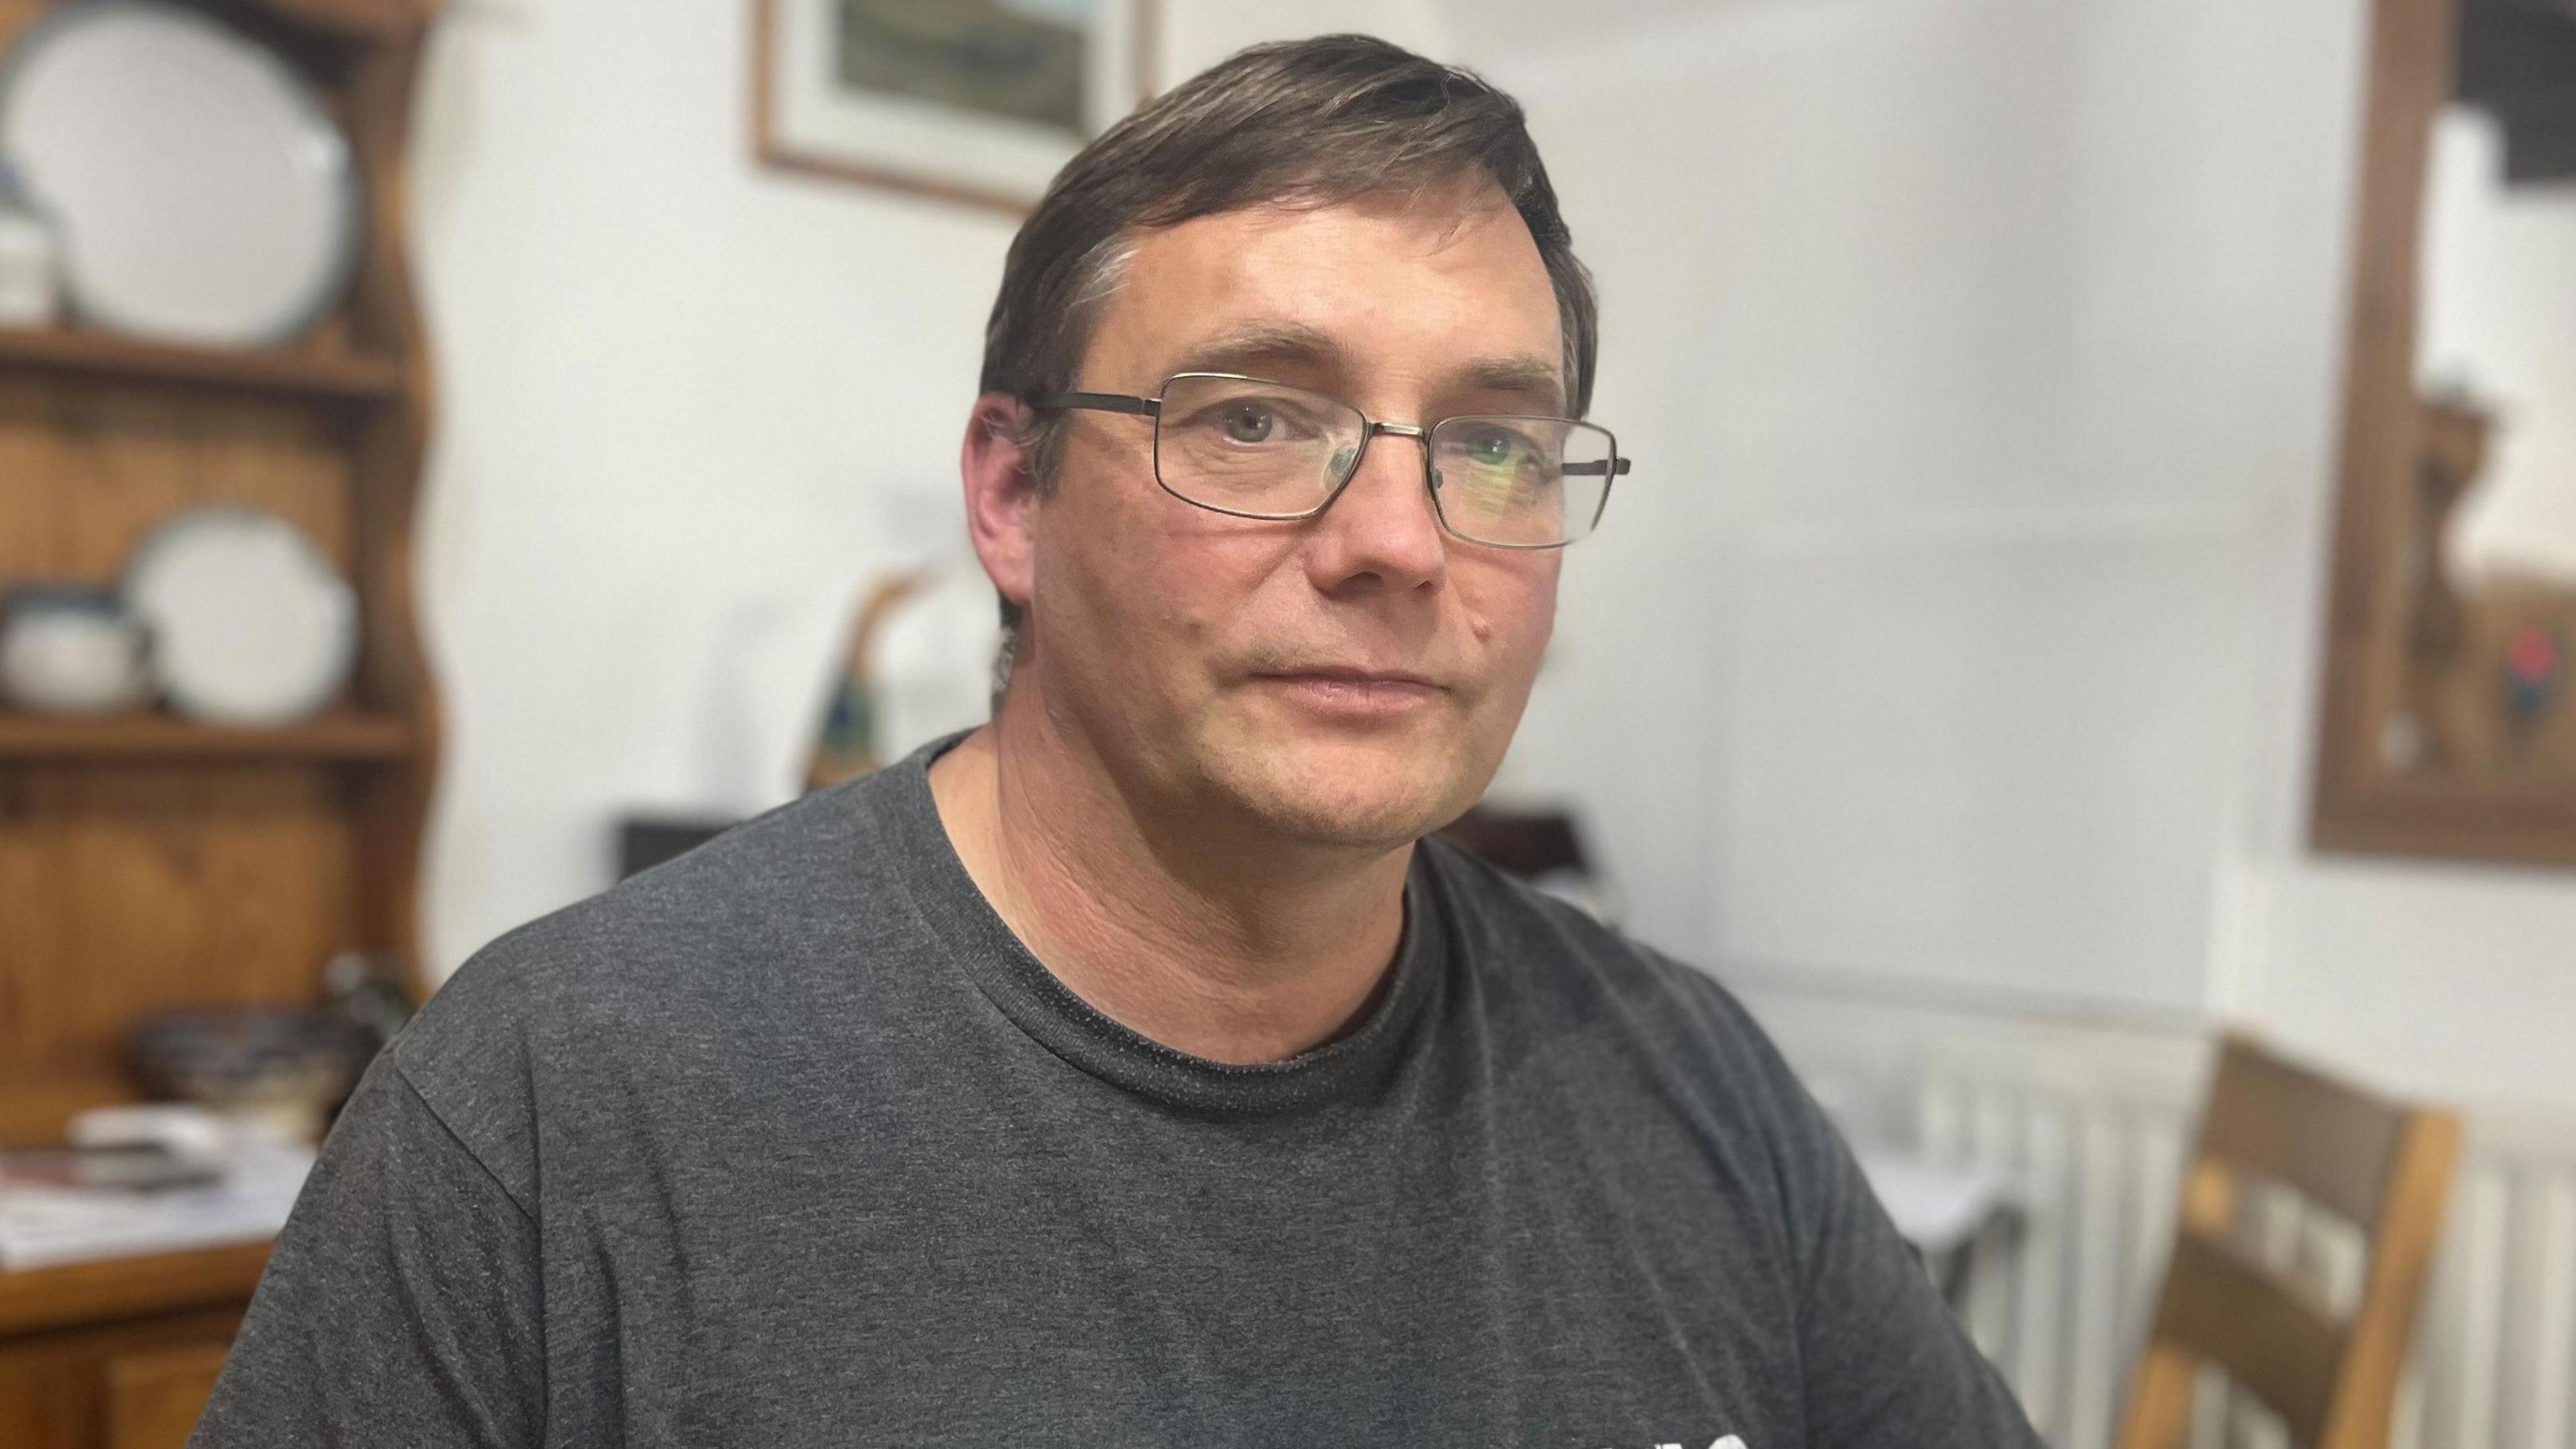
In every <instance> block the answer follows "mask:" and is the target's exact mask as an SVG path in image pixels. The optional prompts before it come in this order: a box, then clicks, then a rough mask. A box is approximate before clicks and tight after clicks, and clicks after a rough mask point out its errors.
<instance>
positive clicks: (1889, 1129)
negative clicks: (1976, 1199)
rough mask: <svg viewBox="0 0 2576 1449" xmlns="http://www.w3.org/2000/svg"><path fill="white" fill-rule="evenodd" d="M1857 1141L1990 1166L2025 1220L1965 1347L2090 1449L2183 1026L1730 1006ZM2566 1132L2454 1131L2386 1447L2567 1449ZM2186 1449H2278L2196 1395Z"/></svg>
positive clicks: (2317, 1262)
mask: <svg viewBox="0 0 2576 1449" xmlns="http://www.w3.org/2000/svg"><path fill="white" fill-rule="evenodd" d="M1745 995H1746V997H1747V1000H1748V1002H1749V1003H1750V1004H1751V1005H1752V1006H1753V1007H1754V1009H1755V1010H1756V1012H1757V1013H1758V1014H1759V1015H1761V1016H1762V1018H1763V1019H1764V1021H1765V1023H1766V1024H1767V1025H1769V1026H1770V1028H1771V1030H1772V1031H1773V1032H1774V1034H1775V1035H1776V1036H1777V1037H1778V1038H1779V1041H1780V1044H1781V1047H1782V1049H1783V1050H1784V1051H1786V1052H1787V1053H1788V1054H1789V1056H1790V1057H1791V1059H1792V1060H1793V1061H1794V1062H1796V1063H1797V1065H1798V1067H1799V1070H1800V1071H1801V1073H1802V1074H1803V1075H1804V1076H1805V1077H1806V1078H1807V1081H1808V1083H1809V1085H1810V1087H1812V1088H1813V1089H1814V1090H1815V1091H1816V1093H1817V1095H1818V1096H1819V1097H1820V1098H1822V1099H1823V1100H1824V1102H1825V1104H1826V1105H1827V1107H1828V1108H1830V1109H1832V1110H1833V1112H1834V1114H1835V1116H1836V1117H1837V1118H1838V1119H1839V1120H1841V1121H1842V1122H1843V1123H1844V1127H1845V1130H1846V1131H1847V1132H1849V1133H1850V1134H1851V1135H1852V1136H1854V1137H1855V1138H1856V1139H1860V1140H1864V1141H1868V1142H1872V1143H1874V1144H1878V1145H1885V1146H1893V1147H1901V1148H1910V1149H1913V1150H1916V1151H1920V1152H1922V1153H1924V1154H1925V1155H1927V1156H1930V1157H1933V1158H1936V1159H1940V1160H1945V1161H1961V1162H1974V1163H1977V1164H1980V1165H1984V1166H1989V1167H1994V1168H1998V1169H2001V1170H2003V1171H2004V1172H2005V1173H2006V1174H2007V1175H2009V1176H2010V1177H2011V1178H2012V1179H2013V1180H2014V1181H2015V1182H2016V1183H2017V1184H2018V1185H2019V1188H2020V1192H2021V1195H2022V1200H2023V1203H2024V1205H2025V1207H2026V1209H2027V1221H2026V1226H2025V1228H2024V1230H2023V1231H2022V1233H2021V1235H2020V1237H2019V1240H2018V1242H2017V1243H2014V1244H2007V1245H2000V1246H2001V1249H2002V1250H2001V1251H1995V1250H1993V1249H1994V1248H1995V1247H1996V1246H1998V1245H1989V1249H1988V1250H1987V1251H1985V1253H1984V1256H1983V1257H1982V1258H1981V1259H1980V1261H1979V1263H1978V1265H1977V1267H1976V1270H1975V1274H1974V1277H1973V1279H1972V1281H1971V1286H1970V1290H1969V1295H1968V1300H1967V1305H1966V1316H1967V1320H1968V1326H1969V1330H1970V1332H1971V1333H1972V1334H1973V1335H1974V1336H1975V1338H1976V1340H1977V1342H1978V1344H1979V1346H1980V1347H1982V1348H1984V1349H1985V1350H1986V1352H1987V1354H1988V1355H1989V1356H1991V1357H1992V1358H1993V1359H1994V1361H1995V1363H1996V1364H1997V1366H1998V1367H2000V1368H2001V1369H2002V1370H2003V1372H2004V1375H2005V1377H2006V1378H2008V1379H2009V1380H2010V1381H2011V1382H2012V1385H2013V1387H2014V1389H2015V1391H2016V1392H2018V1393H2019V1394H2020V1395H2021V1397H2022V1402H2023V1404H2024V1405H2025V1407H2027V1408H2028V1410H2029V1412H2030V1416H2031V1420H2032V1422H2033V1423H2035V1424H2036V1425H2038V1427H2039V1429H2040V1432H2041V1433H2042V1434H2043V1435H2044V1436H2045V1437H2046V1438H2047V1439H2048V1441H2049V1442H2050V1443H2051V1444H2053V1445H2056V1446H2058V1449H2107V1446H2108V1445H2109V1444H2110V1442H2111V1440H2112V1438H2113V1436H2114V1433H2115V1430H2116V1425H2117V1422H2118V1416H2119V1412H2120V1407H2121V1404H2122V1401H2123V1399H2124V1398H2125V1396H2126V1394H2127V1389H2128V1379H2129V1373H2130V1368H2131V1365H2132V1363H2133V1361H2134V1359H2135V1356H2136V1353H2137V1350H2138V1344H2139V1338H2140V1336H2141V1334H2143V1332H2144V1331H2145V1327H2146V1323H2147V1319H2148V1317H2149V1315H2150V1314H2151V1313H2152V1312H2153V1310H2154V1303H2155V1295H2156V1291H2157V1288H2158V1286H2159V1284H2160V1282H2161V1280H2162V1277H2163V1273H2164V1259H2165V1254H2166V1252H2167V1250H2168V1248H2169V1247H2170V1245H2171V1243H2172V1239H2173V1226H2174V1208H2175V1202H2176V1197H2177V1192H2178V1185H2179V1181H2180V1172H2181V1167H2182V1162H2183V1158H2184V1153H2185V1152H2186V1150H2187V1148H2188V1144H2189V1142H2190V1140H2191V1136H2192V1132H2193V1130H2194V1128H2195V1126H2196V1123H2197V1115H2198V1112H2199V1102H2200V1093H2201V1090H2202V1087H2203V1085H2204V1083H2205V1080H2206V1072H2207V1068H2208V1063H2209V1060H2210V1052H2209V1047H2208V1044H2207V1043H2206V1042H2205V1041H2204V1040H2202V1039H2200V1038H2199V1037H2197V1036H2195V1035H2192V1034H2189V1033H2184V1032H2154V1031H2137V1030H2130V1029H2125V1028H2120V1029H2109V1028H2099V1027H2083V1026H2054V1025H2044V1024H2036V1023H2031V1022H2019V1021H2011V1020H2006V1019H2002V1018H1979V1017H1976V1016H1974V1015H1972V1014H1969V1013H1963V1012H1956V1011H1947V1010H1940V1011H1933V1010H1923V1009H1914V1008H1896V1007H1881V1006H1865V1005H1861V1004H1858V1003H1854V1002H1847V1001H1845V1002H1830V1001H1817V1000H1814V999H1803V1000H1802V999H1797V998H1789V997H1783V996H1778V995H1765V994H1762V993H1757V992H1753V991H1747V992H1746V993H1745ZM2247 1212H2248V1221H2247V1222H2246V1224H2245V1228H2246V1231H2247V1232H2248V1235H2249V1238H2250V1240H2251V1241H2252V1242H2254V1243H2255V1244H2257V1245H2259V1246H2260V1247H2261V1248H2262V1249H2263V1250H2264V1251H2265V1252H2266V1253H2268V1254H2270V1255H2271V1256H2272V1257H2273V1259H2274V1261H2275V1262H2276V1264H2278V1265H2279V1266H2281V1267H2283V1268H2285V1269H2288V1270H2291V1271H2294V1272H2297V1273H2300V1274H2301V1275H2303V1276H2305V1277H2306V1278H2308V1279H2309V1280H2310V1281H2311V1282H2312V1283H2314V1284H2315V1285H2316V1286H2317V1287H2318V1288H2319V1289H2320V1290H2321V1291H2322V1292H2324V1293H2325V1294H2326V1296H2327V1298H2328V1301H2329V1302H2332V1303H2335V1304H2336V1305H2338V1306H2349V1304H2350V1303H2351V1302H2352V1301H2353V1299H2354V1297H2355V1296H2357V1295H2358V1293H2359V1291H2360V1273H2361V1244H2360V1242H2359V1241H2358V1235H2357V1234H2355V1233H2353V1232H2352V1231H2351V1230H2350V1229H2349V1228H2348V1227H2346V1226H2345V1225H2343V1224H2341V1223H2338V1222H2335V1221H2334V1220H2332V1219H2330V1218H2326V1217H2324V1216H2322V1215H2317V1216H2310V1215H2307V1214H2304V1213H2302V1212H2301V1211H2300V1209H2299V1207H2298V1205H2297V1204H2296V1203H2294V1202H2292V1201H2290V1200H2289V1199H2287V1198H2286V1197H2283V1196H2278V1195H2260V1194H2258V1195H2256V1196H2254V1197H2253V1198H2252V1200H2251V1201H2250V1202H2249V1204H2248V1208H2247ZM2571 1390H2576V1129H2571V1128H2569V1127H2566V1126H2557V1127H2547V1126H2540V1125H2534V1124H2529V1123H2509V1122H2505V1121H2501V1120H2499V1119H2497V1118H2495V1117H2493V1116H2491V1115H2476V1114H2473V1115H2472V1117H2471V1119H2470V1132H2469V1147H2468V1153H2467V1157H2466V1161H2465V1163H2464V1165H2463V1168H2462V1172H2461V1177H2460V1180H2459V1182H2458V1184H2457V1185H2456V1186H2455V1188H2454V1190H2453V1197H2452V1200H2451V1208H2450V1215H2449V1219H2448V1225H2447V1233H2446V1238H2445V1242H2444V1245H2443V1248H2442V1252H2441V1256H2440V1258H2439V1259H2438V1261H2437V1263H2436V1265H2435V1269H2434V1274H2433V1281H2432V1285H2431V1290H2430V1292H2429V1293H2428V1295H2427V1298H2426V1301H2425V1305H2424V1310H2423V1314H2422V1317H2421V1319H2420V1320H2419V1322H2418V1324H2417V1331H2416V1352H2415V1362H2414V1365H2413V1367H2412V1368H2411V1370H2410V1373H2409V1378H2408V1380H2407V1382H2406V1383H2405V1385H2404V1386H2403V1388H2402V1389H2401V1392H2400V1397H2399V1417H2398V1429H2397V1434H2396V1437H2395V1441H2394V1442H2395V1446H2396V1449H2576V1396H2572V1395H2571ZM2199 1408H2200V1410H2201V1412H2200V1415H2199V1418H2200V1425H2199V1431H2198V1432H2197V1433H2196V1435H2195V1436H2194V1445H2195V1449H2237V1446H2245V1449H2275V1446H2283V1445H2286V1442H2287V1441H2286V1438H2285V1437H2284V1436H2283V1435H2282V1434H2281V1433H2280V1432H2279V1428H2278V1426H2277V1425H2276V1424H2273V1423H2271V1422H2270V1421H2269V1416H2268V1415H2266V1414H2264V1413H2263V1412H2262V1411H2261V1410H2260V1408H2259V1407H2258V1406H2256V1405H2254V1404H2253V1403H2252V1402H2251V1401H2250V1399H2247V1398H2245V1397H2244V1396H2242V1395H2234V1396H2231V1395H2229V1394H2228V1393H2227V1392H2226V1391H2225V1389H2224V1386H2223V1385H2219V1384H2217V1383H2214V1382H2212V1383H2208V1384H2205V1385H2204V1388H2203V1392H2202V1393H2201V1394H2200V1396H2199Z"/></svg>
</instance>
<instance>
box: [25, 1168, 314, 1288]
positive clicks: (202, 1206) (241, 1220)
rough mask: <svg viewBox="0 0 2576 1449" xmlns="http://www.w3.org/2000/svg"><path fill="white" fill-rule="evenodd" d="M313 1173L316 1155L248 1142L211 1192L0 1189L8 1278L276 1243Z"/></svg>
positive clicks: (192, 1189)
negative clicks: (28, 1271) (107, 1261)
mask: <svg viewBox="0 0 2576 1449" xmlns="http://www.w3.org/2000/svg"><path fill="white" fill-rule="evenodd" d="M312 1168H313V1150H312V1149H311V1148H309V1147H302V1146H297V1145H294V1144H291V1143H285V1142H278V1141H273V1140H269V1139H265V1138H249V1139H246V1140H244V1141H242V1142H240V1143H238V1144H237V1145H235V1146H234V1148H233V1149H232V1151H231V1153H230V1154H229V1160H228V1161H227V1163H226V1166H225V1172H224V1179H223V1181H222V1182H221V1183H219V1184H217V1185H214V1186H211V1187H184V1188H167V1189H161V1190H156V1191H140V1192H138V1191H127V1190H122V1189H110V1188H63V1187H22V1186H9V1187H0V1269H25V1268H52V1267H58V1266H60V1265H62V1264H65V1263H82V1262H89V1261H92V1260H94V1259H99V1258H126V1257H135V1256H139V1255H142V1254H147V1253H175V1252H181V1251H184V1250H187V1249H191V1248H215V1247H223V1246H226V1245H229V1244H233V1243H255V1242H260V1241H262V1240H264V1239H268V1238H273V1237H275V1236H277V1231H278V1229H280V1228H282V1227H284V1226H286V1214H287V1212H288V1210H289V1209H291V1208H293V1207H294V1206H295V1195H296V1194H297V1193H298V1192H301V1191H302V1190H303V1188H304V1178H305V1174H306V1173H308V1172H310V1171H312Z"/></svg>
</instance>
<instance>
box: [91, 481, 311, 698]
mask: <svg viewBox="0 0 2576 1449" xmlns="http://www.w3.org/2000/svg"><path fill="white" fill-rule="evenodd" d="M125 606H126V608H128V609H129V610H131V611H133V613H134V615H135V616H136V617H137V618H140V619H142V620H143V621H144V622H145V623H146V624H148V625H149V626H150V627H151V629H152V673H153V678H154V681H155V682H156V683H158V684H159V685H160V686H161V692H162V693H163V694H164V695H166V696H167V697H168V698H169V700H170V703H171V704H172V706H174V707H175V708H177V709H178V710H179V711H180V712H181V713H183V714H188V715H193V716H195V717H196V718H198V719H202V720H206V721H209V722H211V723H216V724H237V725H275V724H287V723H291V722H293V721H295V720H299V719H302V718H304V717H305V716H307V715H310V714H312V713H314V712H315V711H316V710H319V709H321V708H322V707H323V706H325V705H327V704H329V703H330V702H331V700H332V697H333V696H335V695H337V694H338V693H339V692H340V686H341V684H342V683H344V682H345V681H346V680H347V679H348V677H349V668H350V666H351V665H352V664H354V663H355V662H356V661H357V656H358V605H357V600H356V598H355V597H354V596H353V595H352V594H351V593H350V592H349V586H348V584H347V583H346V582H344V581H343V580H342V579H341V577H340V575H339V574H338V573H337V572H335V571H334V570H333V569H332V567H331V564H330V561H329V560H328V559H325V558H324V557H323V556H322V552H321V550H319V549H317V548H315V547H314V546H313V541H312V540H311V539H308V538H306V537H305V536H304V534H303V533H302V532H301V531H299V530H298V529H297V528H296V527H295V525H293V524H291V523H288V522H287V521H286V520H285V519H282V518H279V517H278V516H276V515H275V514H271V513H262V512H259V511H258V510H256V509H250V508H228V507H217V508H198V509H192V510H190V511H189V512H186V513H182V514H179V515H178V516H176V517H174V518H172V519H170V520H169V521H168V522H166V523H164V524H162V525H161V526H160V527H158V528H156V529H154V530H153V531H152V532H151V533H150V534H149V535H147V536H146V537H145V538H144V540H143V542H142V543H141V544H140V545H138V546H137V547H136V549H135V551H134V559H133V561H132V562H131V563H129V564H128V565H126V570H125Z"/></svg>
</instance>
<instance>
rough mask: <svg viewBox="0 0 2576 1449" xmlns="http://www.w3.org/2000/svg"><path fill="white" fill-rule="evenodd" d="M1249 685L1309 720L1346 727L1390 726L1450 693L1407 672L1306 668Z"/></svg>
mask: <svg viewBox="0 0 2576 1449" xmlns="http://www.w3.org/2000/svg"><path fill="white" fill-rule="evenodd" d="M1252 682H1253V683H1254V684H1255V685H1257V686H1260V687H1262V688H1263V690H1264V691H1265V692H1267V693H1271V694H1273V695H1274V696H1276V697H1280V698H1283V699H1287V700H1291V701H1294V702H1295V704H1296V706H1297V707H1298V708H1300V709H1303V710H1305V711H1307V712H1308V713H1310V714H1313V715H1316V716H1319V717H1322V718H1326V719H1333V720H1339V721H1341V722H1343V723H1345V724H1357V725H1367V724H1373V723H1393V722H1394V721H1396V720H1399V719H1403V718H1406V717H1408V716H1410V715H1412V714H1413V712H1414V711H1416V710H1420V709H1426V708H1428V707H1429V706H1430V705H1431V702H1432V701H1434V700H1436V699H1438V698H1440V697H1441V696H1442V695H1445V694H1447V693H1448V692H1449V691H1448V689H1447V688H1446V687H1445V686H1443V685H1441V684H1438V683H1436V682H1434V681H1433V680H1431V679H1430V678H1429V677H1427V676H1425V675H1420V674H1416V673H1414V672H1413V671H1411V670H1409V669H1358V668H1351V667H1348V666H1344V665H1330V664H1326V665H1308V666H1304V667H1301V668H1296V669H1276V670H1263V671H1261V672H1260V673H1258V674H1255V675H1253V676H1252Z"/></svg>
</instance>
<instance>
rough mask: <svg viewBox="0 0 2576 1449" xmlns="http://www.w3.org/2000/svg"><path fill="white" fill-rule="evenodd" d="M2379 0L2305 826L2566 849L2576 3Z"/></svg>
mask: <svg viewBox="0 0 2576 1449" xmlns="http://www.w3.org/2000/svg"><path fill="white" fill-rule="evenodd" d="M2368 9H2369V12H2370V15H2371V29H2370V36H2371V47H2370V50H2369V52H2368V69H2367V71H2366V73H2365V74H2366V79H2367V82H2368V86H2367V92H2366V94H2367V97H2368V101H2367V106H2366V109H2365V111H2364V114H2363V117H2362V119H2363V122H2364V125H2363V132H2362V143H2363V144H2362V163H2363V164H2362V173H2361V178H2360V180H2361V189H2360V196H2359V202H2358V205H2357V206H2356V208H2355V210H2354V213H2353V214H2354V217H2355V222H2356V226H2357V231H2356V234H2355V237H2354V242H2353V252H2352V255H2353V258H2354V262H2353V270H2352V273H2351V287H2352V291H2351V294H2350V298H2351V300H2350V308H2351V310H2350V314H2349V316H2350V322H2349V326H2348V329H2347V334H2346V346H2347V347H2348V349H2349V352H2348V357H2347V363H2346V369H2345V376H2344V410H2343V441H2342V460H2341V477H2340V479H2339V483H2338V488H2337V492H2336V511H2335V534H2334V554H2333V558H2332V575H2331V582H2330V589H2331V593H2330V595H2329V599H2328V604H2327V610H2326V621H2325V622H2326V639H2325V646H2326V647H2325V677H2324V681H2323V684H2324V689H2323V697H2322V701H2321V707H2320V710H2319V723H2318V747H2317V774H2316V782H2315V797H2314V805H2313V810H2312V813H2311V830H2310V838H2311V839H2312V840H2313V841H2314V842H2315V843H2316V844H2317V845H2318V846H2319V847H2321V848H2324V849H2329V850H2344V851H2362V852H2373V853H2381V854H2398V855H2412V856H2433V857H2448V858H2454V859H2472V860H2487V861H2500V862H2513V863H2522V864H2536V865H2560V866H2576V687H2572V686H2576V648H2571V645H2576V341H2571V338H2576V334H2571V333H2570V331H2569V330H2568V328H2567V325H2566V322H2565V319H2566V318H2567V316H2568V315H2569V312H2570V308H2571V304H2576V120H2571V118H2576V9H2570V8H2569V7H2568V6H2566V5H2564V4H2559V3H2555V0H2552V3H2548V4H2526V3H2524V0H2372V4H2371V5H2370V6H2369V7H2368Z"/></svg>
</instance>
